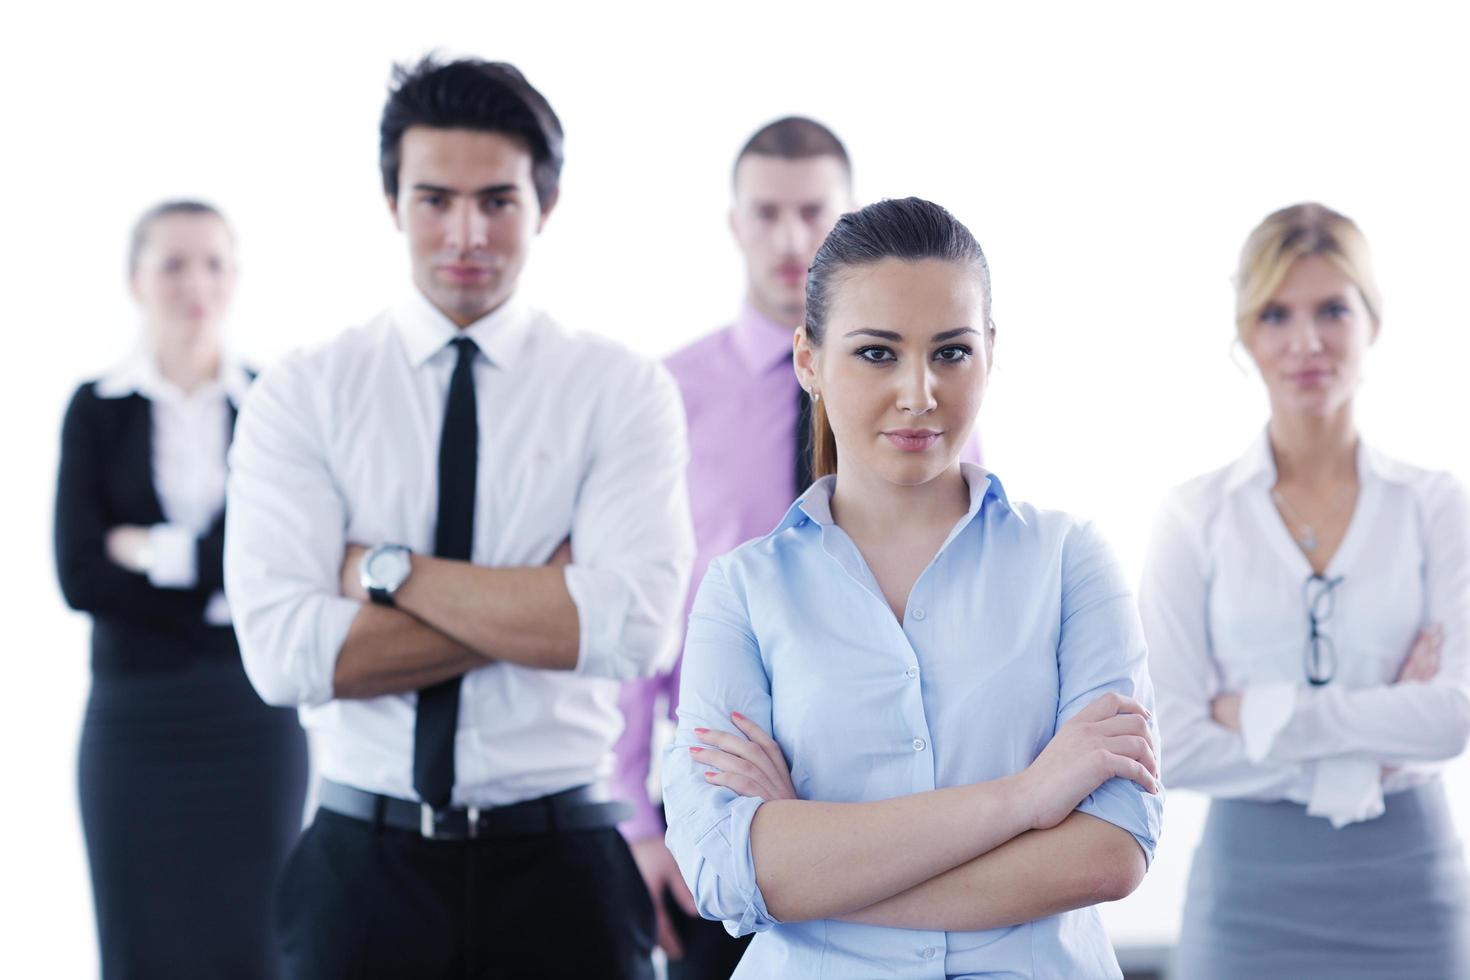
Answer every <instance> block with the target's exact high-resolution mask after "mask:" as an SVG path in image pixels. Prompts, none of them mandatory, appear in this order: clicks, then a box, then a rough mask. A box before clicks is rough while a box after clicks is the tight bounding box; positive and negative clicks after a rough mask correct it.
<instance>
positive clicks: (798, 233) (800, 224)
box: [776, 211, 807, 255]
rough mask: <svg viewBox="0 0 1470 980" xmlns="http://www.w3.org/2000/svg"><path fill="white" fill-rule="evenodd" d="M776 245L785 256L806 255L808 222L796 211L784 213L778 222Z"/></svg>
mask: <svg viewBox="0 0 1470 980" xmlns="http://www.w3.org/2000/svg"><path fill="white" fill-rule="evenodd" d="M776 245H777V247H778V248H779V249H780V251H781V254H783V255H804V254H806V246H807V227H806V222H804V221H802V220H801V215H799V214H797V213H796V212H795V211H783V212H781V217H780V219H779V220H777V222H776Z"/></svg>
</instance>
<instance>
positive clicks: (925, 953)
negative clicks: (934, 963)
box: [919, 946, 936, 960]
mask: <svg viewBox="0 0 1470 980" xmlns="http://www.w3.org/2000/svg"><path fill="white" fill-rule="evenodd" d="M935 952H936V950H935V949H934V947H933V946H925V947H924V948H923V949H921V950H919V955H920V956H922V957H924V959H926V960H932V959H933V958H934V953H935Z"/></svg>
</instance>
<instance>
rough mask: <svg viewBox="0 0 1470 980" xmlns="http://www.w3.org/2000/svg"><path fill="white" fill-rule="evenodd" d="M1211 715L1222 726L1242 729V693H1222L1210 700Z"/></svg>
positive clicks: (1235, 730) (1234, 730)
mask: <svg viewBox="0 0 1470 980" xmlns="http://www.w3.org/2000/svg"><path fill="white" fill-rule="evenodd" d="M1210 717H1211V718H1213V719H1214V720H1215V724H1217V725H1219V726H1220V727H1221V728H1228V729H1230V730H1231V731H1232V732H1238V731H1240V695H1239V694H1222V695H1220V696H1219V697H1217V698H1212V699H1211V700H1210Z"/></svg>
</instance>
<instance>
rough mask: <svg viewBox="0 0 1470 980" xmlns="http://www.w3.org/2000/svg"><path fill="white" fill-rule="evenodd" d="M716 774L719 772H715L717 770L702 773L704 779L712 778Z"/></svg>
mask: <svg viewBox="0 0 1470 980" xmlns="http://www.w3.org/2000/svg"><path fill="white" fill-rule="evenodd" d="M718 775H719V773H717V772H707V773H705V774H704V778H705V779H714V778H715V777H716V776H718Z"/></svg>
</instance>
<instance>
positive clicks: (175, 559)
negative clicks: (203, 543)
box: [148, 524, 199, 589]
mask: <svg viewBox="0 0 1470 980" xmlns="http://www.w3.org/2000/svg"><path fill="white" fill-rule="evenodd" d="M148 551H149V558H148V581H149V582H151V583H152V584H153V585H154V586H156V587H158V588H160V589H192V588H193V587H194V586H195V585H197V584H198V583H199V570H198V545H197V542H196V539H195V536H194V532H193V531H190V530H189V529H188V528H186V527H184V526H183V525H182V524H154V525H153V526H152V527H150V528H149V529H148Z"/></svg>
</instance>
